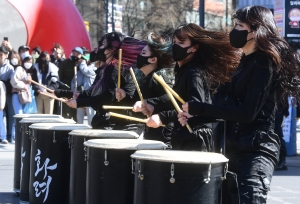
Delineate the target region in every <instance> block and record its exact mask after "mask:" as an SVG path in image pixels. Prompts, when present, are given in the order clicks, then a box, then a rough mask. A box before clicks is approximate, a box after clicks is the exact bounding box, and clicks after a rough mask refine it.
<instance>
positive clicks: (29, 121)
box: [20, 117, 75, 124]
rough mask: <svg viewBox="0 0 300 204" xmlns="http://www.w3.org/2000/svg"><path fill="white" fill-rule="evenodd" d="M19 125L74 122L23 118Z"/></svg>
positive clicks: (71, 121) (72, 122)
mask: <svg viewBox="0 0 300 204" xmlns="http://www.w3.org/2000/svg"><path fill="white" fill-rule="evenodd" d="M20 123H71V124H75V121H74V120H70V119H61V118H31V117H29V118H23V119H22V120H21V121H20Z"/></svg>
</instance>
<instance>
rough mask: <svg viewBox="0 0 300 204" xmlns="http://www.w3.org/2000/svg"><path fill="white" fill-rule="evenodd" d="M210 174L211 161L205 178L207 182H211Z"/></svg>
mask: <svg viewBox="0 0 300 204" xmlns="http://www.w3.org/2000/svg"><path fill="white" fill-rule="evenodd" d="M210 174H211V163H210V164H209V166H208V172H207V178H205V179H204V180H203V181H204V182H205V183H209V182H210Z"/></svg>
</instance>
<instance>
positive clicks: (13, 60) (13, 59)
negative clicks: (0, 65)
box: [8, 50, 21, 69]
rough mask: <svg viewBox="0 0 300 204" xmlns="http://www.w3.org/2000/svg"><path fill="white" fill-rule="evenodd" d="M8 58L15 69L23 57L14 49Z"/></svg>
mask: <svg viewBox="0 0 300 204" xmlns="http://www.w3.org/2000/svg"><path fill="white" fill-rule="evenodd" d="M8 60H9V62H10V64H11V66H13V67H14V69H15V68H16V67H18V66H20V65H21V58H20V56H19V54H18V53H17V52H16V51H14V50H13V51H11V52H9V54H8Z"/></svg>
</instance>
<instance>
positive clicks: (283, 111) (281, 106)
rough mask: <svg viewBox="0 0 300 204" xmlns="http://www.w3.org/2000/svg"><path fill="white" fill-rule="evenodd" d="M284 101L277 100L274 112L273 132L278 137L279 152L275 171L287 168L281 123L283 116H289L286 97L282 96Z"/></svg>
mask: <svg viewBox="0 0 300 204" xmlns="http://www.w3.org/2000/svg"><path fill="white" fill-rule="evenodd" d="M284 99H285V101H283V103H282V102H281V101H279V102H278V105H277V111H276V114H275V127H274V132H275V133H276V134H277V135H278V136H279V139H280V143H281V144H280V152H279V162H278V166H277V168H276V171H281V170H287V169H288V168H287V165H286V160H285V158H286V145H285V140H284V136H283V132H282V123H283V120H284V118H285V117H288V116H289V114H290V113H289V102H288V97H287V96H285V97H284Z"/></svg>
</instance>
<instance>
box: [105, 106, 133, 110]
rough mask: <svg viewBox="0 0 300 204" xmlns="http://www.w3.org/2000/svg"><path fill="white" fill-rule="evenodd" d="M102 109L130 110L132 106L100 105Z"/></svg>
mask: <svg viewBox="0 0 300 204" xmlns="http://www.w3.org/2000/svg"><path fill="white" fill-rule="evenodd" d="M102 108H103V109H120V110H131V109H132V106H105V105H104V106H102Z"/></svg>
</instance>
